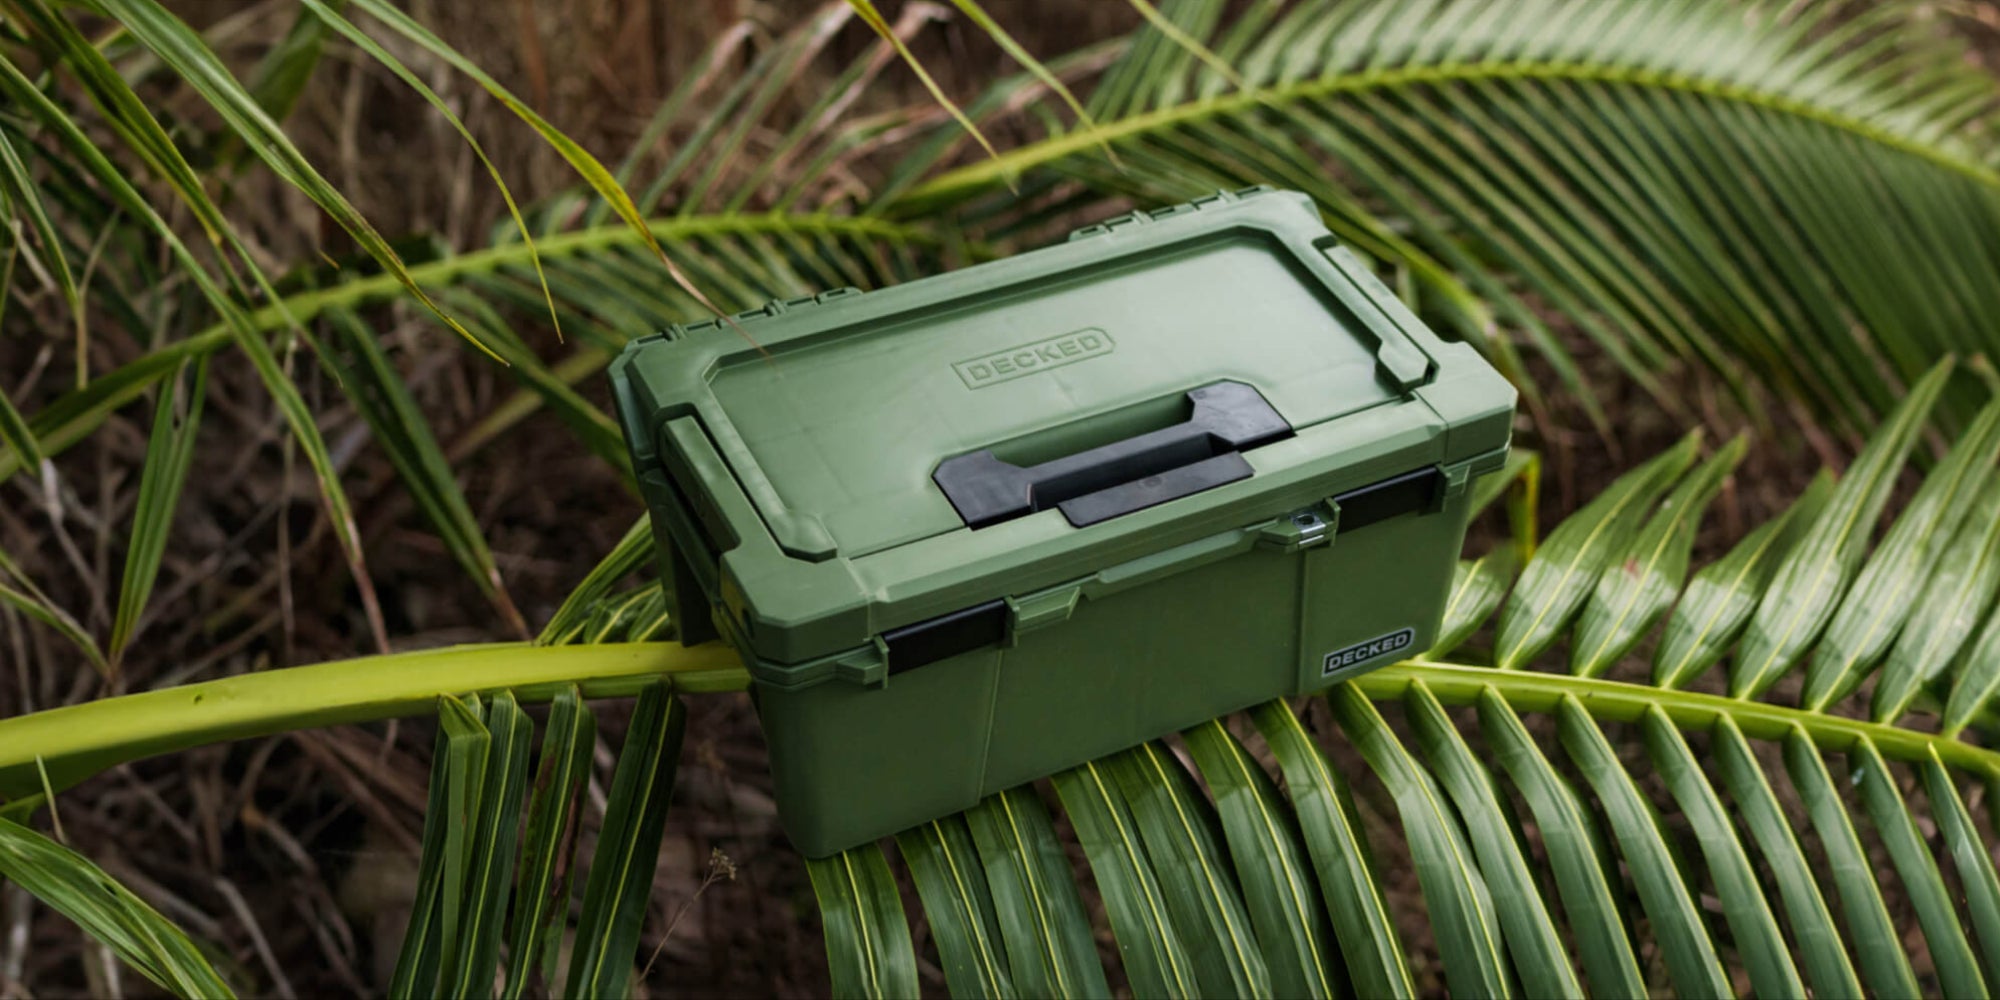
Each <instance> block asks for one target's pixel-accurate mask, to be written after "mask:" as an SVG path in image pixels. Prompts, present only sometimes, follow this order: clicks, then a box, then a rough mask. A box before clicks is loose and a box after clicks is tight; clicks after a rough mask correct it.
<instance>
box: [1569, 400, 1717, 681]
mask: <svg viewBox="0 0 2000 1000" xmlns="http://www.w3.org/2000/svg"><path fill="white" fill-rule="evenodd" d="M1748 445H1749V438H1747V437H1744V436H1742V435H1738V436H1737V437H1736V438H1735V440H1732V441H1730V442H1729V443H1728V444H1727V445H1724V446H1723V447H1722V449H1721V450H1720V451H1717V452H1716V453H1715V455H1714V456H1712V457H1710V458H1709V460H1708V461H1707V462H1705V463H1703V464H1702V466H1701V467H1700V468H1698V469H1696V470H1695V471H1694V472H1692V473H1690V474H1689V475H1688V477H1687V478H1686V479H1685V480H1683V481H1682V482H1681V483H1680V485H1678V486H1676V487H1674V489H1673V492H1671V493H1668V494H1667V498H1666V499H1665V500H1664V501H1662V502H1661V504H1660V509H1659V510H1658V511H1656V512H1654V514H1653V516H1652V518H1651V519H1650V520H1648V521H1647V522H1646V526H1645V527H1644V528H1642V529H1640V531H1639V534H1638V535H1637V536H1636V537H1635V538H1634V539H1633V540H1632V545H1631V548H1630V549H1628V550H1627V551H1626V553H1625V556H1624V558H1623V559H1622V560H1616V561H1614V562H1613V563H1612V564H1611V565H1609V566H1606V567H1605V569H1604V573H1603V575H1601V576H1599V577H1598V578H1597V587H1596V589H1595V590H1594V591H1593V592H1592V594H1591V597H1590V603H1589V604H1588V605H1587V606H1585V607H1584V610H1583V616H1582V618H1580V619H1579V620H1578V622H1577V627H1576V639H1575V641H1574V643H1573V644H1572V646H1571V649H1570V661H1569V664H1570V672H1571V673H1574V674H1576V675H1578V676H1580V677H1596V676H1598V675H1600V674H1602V673H1604V671H1606V670H1608V669H1610V668H1611V666H1612V664H1615V663H1617V662H1618V660H1619V658H1621V657H1623V656H1624V655H1625V653H1626V652H1627V651H1628V650H1630V649H1631V648H1632V646H1633V645H1634V644H1635V643H1637V642H1638V641H1639V640H1640V639H1641V638H1644V637H1645V635H1646V634H1647V633H1649V632H1651V631H1652V630H1653V626H1654V625H1656V624H1658V623H1659V620H1660V616H1661V615H1664V614H1666V612H1667V607H1668V606H1669V605H1671V604H1673V602H1674V598H1675V597H1676V596H1678V595H1679V594H1680V591H1681V583H1682V582H1683V581H1685V580H1686V579H1687V565H1688V553H1689V552H1690V551H1692V550H1693V548H1694V533H1695V529H1697V528H1699V527H1701V515H1702V514H1703V512H1705V511H1707V510H1708V503H1709V501H1710V500H1713V499H1715V494H1716V493H1717V492H1719V491H1720V490H1721V489H1722V482H1723V480H1724V479H1726V478H1727V477H1728V476H1729V474H1730V473H1731V472H1733V471H1735V469H1736V464H1737V463H1738V462H1741V461H1742V460H1743V451H1744V449H1745V448H1746V447H1748Z"/></svg>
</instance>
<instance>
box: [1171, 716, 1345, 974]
mask: <svg viewBox="0 0 2000 1000" xmlns="http://www.w3.org/2000/svg"><path fill="white" fill-rule="evenodd" d="M1181 737H1182V738H1183V739H1185V740H1186V741H1187V746H1188V752H1189V754H1190V755H1191V756H1193V757H1194V762H1195V766H1196V767H1198V768H1200V770H1201V776H1202V780H1203V781H1204V782H1205V783H1206V784H1207V785H1208V789H1209V792H1210V793H1211V794H1213V795H1214V796H1215V811H1216V813H1217V814H1218V815H1219V816H1220V817H1221V820H1222V832H1223V836H1224V837H1225V838H1226V840H1227V842H1228V845H1229V857H1230V860H1231V861H1232V862H1233V863H1234V866H1235V871H1236V880H1237V883H1238V884H1239V885H1240V886H1241V887H1242V889H1243V901H1244V903H1245V907H1246V909H1247V910H1248V911H1249V914H1250V925H1251V927H1252V928H1253V929H1254V930H1255V932H1256V937H1257V942H1258V944H1259V945H1260V946H1262V948H1263V952H1264V966H1265V968H1267V969H1269V970H1270V974H1271V989H1272V992H1273V993H1274V994H1275V995H1277V996H1284V997H1331V996H1335V995H1336V994H1337V993H1338V992H1339V987H1338V986H1337V985H1336V983H1337V982H1338V974H1337V972H1336V970H1335V969H1333V968H1331V967H1330V966H1329V965H1328V960H1329V959H1330V958H1331V957H1332V955H1333V941H1332V940H1331V939H1330V938H1329V937H1328V928H1327V919H1326V913H1325V912H1324V911H1323V910H1322V909H1321V907H1320V902H1319V897H1318V896H1317V895H1315V894H1314V893H1313V890H1312V873H1311V871H1310V870H1309V869H1308V868H1307V867H1306V853H1305V847H1304V845H1302V844H1301V843H1300V842H1299V830H1298V821H1297V820H1296V819H1295V818H1294V817H1293V816H1292V811H1291V809H1290V808H1289V807H1287V806H1286V805H1285V801H1284V799H1282V798H1280V797H1279V796H1278V789H1277V786H1276V785H1273V784H1272V783H1271V778H1270V776H1269V775H1267V774H1265V773H1264V769H1263V768H1262V767H1261V766H1259V765H1258V764H1257V762H1256V761H1255V760H1252V759H1251V758H1250V754H1249V753H1248V752H1247V751H1245V750H1244V749H1243V746H1242V744H1239V743H1237V742H1236V738H1235V737H1234V736H1231V735H1230V733H1229V730H1228V729H1226V728H1224V727H1223V725H1222V723H1221V722H1220V721H1219V720H1210V721H1208V722H1205V723H1202V724H1201V725H1199V726H1196V727H1194V728H1193V729H1189V730H1187V731H1185V732H1183V733H1182V734H1181Z"/></svg>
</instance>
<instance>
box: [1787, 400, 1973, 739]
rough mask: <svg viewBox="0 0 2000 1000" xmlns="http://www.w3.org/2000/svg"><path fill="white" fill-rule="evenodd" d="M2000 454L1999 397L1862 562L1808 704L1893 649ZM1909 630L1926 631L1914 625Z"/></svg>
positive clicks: (1850, 684) (1825, 701)
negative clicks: (1912, 599) (1918, 595)
mask: <svg viewBox="0 0 2000 1000" xmlns="http://www.w3.org/2000/svg"><path fill="white" fill-rule="evenodd" d="M1996 460H2000V401H1995V402H1993V403H1990V404H1988V405H1987V407H1986V409H1985V410H1984V411H1983V412H1981V413H1980V415H1979V418H1978V419H1977V420H1975V421H1974V422H1973V424H1972V426H1971V427H1970V428H1968V429H1967V430H1966V432H1965V434H1964V436H1962V437H1960V438H1959V440H1958V443H1957V444H1956V445H1954V446H1952V449H1951V451H1950V452H1948V453H1947V454H1946V455H1945V457H1944V461H1942V462H1940V463H1938V466H1937V468H1935V469H1933V470H1931V474H1930V475H1929V476H1926V477H1925V478H1924V485H1923V487H1922V488H1920V489H1919V490H1917V495H1916V496H1915V497H1912V498H1911V499H1910V504H1909V506H1908V507H1905V508H1904V509H1903V512H1902V514H1901V515H1899V516H1898V517H1897V518H1896V524H1895V526H1894V527H1892V528H1890V529H1889V533H1888V535H1887V536H1885V537H1884V538H1883V539H1882V544H1880V545H1878V546H1876V548H1875V552H1874V554H1873V555H1871V556H1870V557H1869V559H1868V564H1867V565H1866V566H1864V567H1862V570H1861V575H1860V576H1858V577H1856V578H1855V580H1854V587H1853V589H1852V590H1851V591H1849V592H1848V595H1847V598H1846V600H1844V601H1842V602H1841V605H1840V610H1839V611H1838V612H1837V613H1835V615H1834V616H1833V621H1832V622H1831V623H1830V624H1828V625H1827V627H1826V636H1825V637H1824V638H1823V639H1821V640H1820V644H1819V648H1818V649H1817V650H1815V651H1814V653H1813V661H1812V666H1811V667H1809V668H1808V669H1807V671H1806V689H1805V696H1804V698H1803V701H1802V703H1803V704H1804V706H1805V707H1807V708H1810V709H1814V710H1824V709H1825V708H1826V707H1827V706H1828V705H1831V704H1833V703H1834V702H1836V701H1839V700H1840V699H1842V698H1845V697H1846V696H1847V695H1848V693H1849V692H1851V691H1853V690H1854V689H1855V688H1856V687H1858V686H1859V685H1860V684H1861V680H1862V678H1864V677H1866V676H1867V674H1868V671H1869V670H1870V669H1871V668H1873V667H1874V666H1875V664H1876V663H1878V662H1880V661H1881V659H1882V657H1883V655H1884V654H1886V653H1888V652H1889V650H1890V647H1891V644H1892V643H1894V642H1895V640H1896V637H1897V635H1898V634H1899V632H1900V631H1903V630H1904V625H1903V623H1904V621H1905V620H1906V619H1907V618H1908V617H1909V616H1910V615H1911V613H1912V611H1915V610H1917V609H1920V608H1922V607H1923V605H1922V604H1921V603H1918V604H1911V603H1910V601H1909V600H1908V595H1910V594H1912V593H1915V592H1917V591H1918V590H1920V589H1921V588H1922V587H1923V586H1924V581H1926V580H1927V579H1929V578H1930V577H1931V574H1932V571H1933V569H1934V568H1935V567H1936V566H1937V565H1938V562H1939V559H1940V558H1941V557H1944V556H1947V555H1948V554H1949V553H1950V551H1951V550H1950V548H1949V547H1948V546H1947V544H1946V543H1947V542H1950V541H1951V540H1952V538H1953V536H1954V535H1956V534H1957V533H1958V530H1959V526H1960V525H1961V524H1963V523H1964V522H1965V520H1966V518H1967V517H1968V516H1969V515H1971V514H1972V512H1973V508H1974V507H1975V506H1976V505H1977V504H1978V500H1979V497H1980V496H1981V491H1982V490H1983V489H1984V488H1985V487H1986V485H1987V483H1988V480H1989V479H1990V478H1991V474H1990V471H1989V470H1991V469H1992V468H1993V465H1994V462H1995V461H1996ZM1908 631H1920V630H1919V629H1916V628H1914V627H1912V628H1911V629H1909V630H1908Z"/></svg>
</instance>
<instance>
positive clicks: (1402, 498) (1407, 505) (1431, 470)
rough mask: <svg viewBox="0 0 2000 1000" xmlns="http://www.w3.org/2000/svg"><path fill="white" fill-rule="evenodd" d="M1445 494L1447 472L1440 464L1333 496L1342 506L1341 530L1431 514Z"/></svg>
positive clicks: (1335, 501)
mask: <svg viewBox="0 0 2000 1000" xmlns="http://www.w3.org/2000/svg"><path fill="white" fill-rule="evenodd" d="M1443 495H1444V474H1443V473H1442V472H1439V471H1438V468H1437V466H1435V465H1433V466H1429V467H1427V468H1422V469H1418V470H1416V471H1415V472H1405V473H1403V474H1402V475H1400V476H1390V477H1389V478H1387V479H1382V480H1378V481H1376V482H1372V483H1369V484H1368V485H1366V486H1363V487H1360V488H1358V489H1352V490H1348V491H1347V492H1345V493H1342V494H1340V495H1339V496H1336V497H1334V498H1333V502H1334V503H1335V504H1337V505H1339V507H1340V529H1339V530H1340V533H1341V534H1343V535H1344V534H1346V533H1348V532H1350V531H1353V530H1355V529H1357V528H1365V527H1367V526H1369V525H1371V524H1374V523H1375V522H1377V521H1386V520H1388V519H1390V518H1392V517H1395V516H1397V515H1399V514H1409V513H1413V512H1414V513H1424V514H1428V513H1430V512H1431V511H1433V510H1435V509H1437V506H1438V501H1439V499H1440V498H1441V497H1443Z"/></svg>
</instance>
